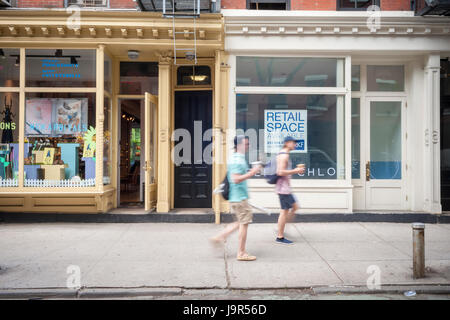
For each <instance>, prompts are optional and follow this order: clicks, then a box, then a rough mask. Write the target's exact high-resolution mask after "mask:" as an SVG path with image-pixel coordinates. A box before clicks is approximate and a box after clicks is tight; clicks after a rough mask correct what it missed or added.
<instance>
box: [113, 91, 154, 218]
mask: <svg viewBox="0 0 450 320" xmlns="http://www.w3.org/2000/svg"><path fill="white" fill-rule="evenodd" d="M147 94H148V95H149V96H148V97H147ZM150 97H151V98H150ZM147 99H153V101H156V107H155V110H154V113H153V115H151V116H152V117H151V118H152V120H151V123H153V128H154V131H153V141H154V142H155V146H154V148H155V149H154V152H155V153H156V152H157V150H158V96H156V95H152V94H150V93H148V92H145V93H144V94H143V95H126V94H123V95H117V96H116V104H117V115H116V117H117V119H116V121H117V123H118V125H117V150H118V157H117V168H116V169H117V171H116V176H117V185H116V190H117V197H116V200H117V207H120V137H121V131H122V128H121V125H120V121H121V113H122V112H121V111H122V108H121V101H123V100H139V101H141V103H143V107H144V110H141V112H140V113H141V115H143V119H141V121H142V122H141V126H142V124H144V136H145V137H147V136H148V135H147V133H146V131H147V128H148V127H147V123H146V122H145V120H146V116H147V115H146V112H147V104H146V102H147V101H146V100H147ZM149 101H150V100H149ZM147 140H148V139H144V143H143V145H141V154H142V155H143V156H144V161H143V162H142V163H141V168H140V169H144V170H143V172H144V178H142V177H141V178H140V182H139V190H141V187H142V183H144V186H146V185H147V184H146V180H145V161H147V157H146V154H147V147H146V146H145V144H146V141H147ZM157 168H158V161H157V159H155V163H154V165H153V168H152V170H153V171H154V183H153V184H150V186H151V187H150V190H149V192H153V193H154V194H155V196H154V199H153V198H152V202H154V204H153V205H152V207H155V206H156V191H157V178H158V177H157V174H156V173H157ZM147 198H148V196H147V195H146V190H144V192H143V199H144V205H145V202H146V199H147ZM149 210H151V209H149Z"/></svg>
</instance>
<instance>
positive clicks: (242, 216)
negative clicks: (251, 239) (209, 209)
mask: <svg viewBox="0 0 450 320" xmlns="http://www.w3.org/2000/svg"><path fill="white" fill-rule="evenodd" d="M230 205H231V212H233V213H234V214H235V216H236V218H237V221H239V223H240V224H249V223H251V222H253V211H252V208H251V207H250V205H249V204H248V202H247V200H242V201H240V202H230Z"/></svg>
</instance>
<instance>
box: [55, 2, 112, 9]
mask: <svg viewBox="0 0 450 320" xmlns="http://www.w3.org/2000/svg"><path fill="white" fill-rule="evenodd" d="M82 1H83V2H84V0H82ZM70 6H78V7H80V8H87V9H89V8H110V1H109V0H106V5H105V6H100V5H95V6H85V5H79V4H76V3H72V4H69V0H64V8H68V7H70Z"/></svg>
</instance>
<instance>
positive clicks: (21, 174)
mask: <svg viewBox="0 0 450 320" xmlns="http://www.w3.org/2000/svg"><path fill="white" fill-rule="evenodd" d="M25 59H26V58H25V49H24V48H21V49H20V61H21V63H20V66H19V67H20V75H19V86H20V92H19V128H20V130H19V175H18V179H19V188H23V185H24V177H25V175H24V163H25V161H24V155H25V150H24V148H25V143H24V142H25Z"/></svg>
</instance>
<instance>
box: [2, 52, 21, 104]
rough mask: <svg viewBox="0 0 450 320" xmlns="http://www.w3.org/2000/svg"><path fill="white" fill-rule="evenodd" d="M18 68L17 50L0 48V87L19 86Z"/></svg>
mask: <svg viewBox="0 0 450 320" xmlns="http://www.w3.org/2000/svg"><path fill="white" fill-rule="evenodd" d="M19 66H20V51H19V49H1V48H0V87H18V86H19V73H20V72H19V69H20V68H19ZM1 102H3V101H1Z"/></svg>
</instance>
